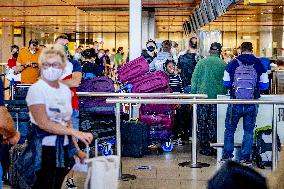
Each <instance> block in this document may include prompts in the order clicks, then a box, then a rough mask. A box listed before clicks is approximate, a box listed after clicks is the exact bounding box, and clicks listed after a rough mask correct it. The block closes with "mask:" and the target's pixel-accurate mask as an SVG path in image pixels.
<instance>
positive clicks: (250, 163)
mask: <svg viewBox="0 0 284 189" xmlns="http://www.w3.org/2000/svg"><path fill="white" fill-rule="evenodd" d="M240 164H241V165H243V166H246V167H252V162H251V161H249V160H241V161H240Z"/></svg>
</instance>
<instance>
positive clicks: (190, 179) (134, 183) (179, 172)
mask: <svg viewBox="0 0 284 189" xmlns="http://www.w3.org/2000/svg"><path fill="white" fill-rule="evenodd" d="M190 157H191V155H190V146H189V145H186V146H182V147H181V146H177V147H175V149H174V151H173V152H169V153H164V154H163V155H159V156H158V155H155V154H153V155H147V156H145V157H143V158H123V159H122V170H123V173H127V174H134V175H136V177H137V179H135V180H131V181H121V182H120V189H191V188H192V189H206V187H207V181H208V180H209V179H210V177H211V176H213V174H214V172H215V171H216V169H217V166H216V159H215V158H214V157H206V156H202V155H198V161H200V162H205V163H209V164H211V165H210V167H207V168H202V169H192V168H189V167H179V166H178V163H181V162H184V161H189V160H190ZM142 165H145V166H151V168H152V169H151V170H138V169H136V168H137V166H142ZM269 172H270V171H269V170H261V173H263V174H264V175H266V174H268V173H269ZM85 176H86V175H85V174H83V173H76V176H75V183H76V184H77V187H78V189H83V188H84V180H85ZM4 189H6V188H5V187H4ZM62 189H65V187H64V186H63V187H62Z"/></svg>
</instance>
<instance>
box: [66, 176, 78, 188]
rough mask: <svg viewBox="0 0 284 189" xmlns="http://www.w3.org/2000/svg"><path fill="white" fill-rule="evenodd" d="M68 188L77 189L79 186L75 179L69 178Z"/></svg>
mask: <svg viewBox="0 0 284 189" xmlns="http://www.w3.org/2000/svg"><path fill="white" fill-rule="evenodd" d="M66 186H67V188H68V189H77V186H76V185H75V184H74V180H73V178H68V179H67V180H66Z"/></svg>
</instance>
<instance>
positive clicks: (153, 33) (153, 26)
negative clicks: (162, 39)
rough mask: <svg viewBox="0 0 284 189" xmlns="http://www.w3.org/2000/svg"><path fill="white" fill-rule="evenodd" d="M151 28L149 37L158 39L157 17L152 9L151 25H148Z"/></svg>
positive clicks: (150, 13) (150, 14)
mask: <svg viewBox="0 0 284 189" xmlns="http://www.w3.org/2000/svg"><path fill="white" fill-rule="evenodd" d="M148 28H149V30H148V32H149V39H153V40H155V39H156V31H157V29H156V17H155V12H154V11H150V12H149V26H148Z"/></svg>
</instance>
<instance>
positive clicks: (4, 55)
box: [1, 23, 14, 62]
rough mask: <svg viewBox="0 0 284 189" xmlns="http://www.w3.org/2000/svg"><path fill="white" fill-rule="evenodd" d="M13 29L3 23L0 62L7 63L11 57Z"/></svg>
mask: <svg viewBox="0 0 284 189" xmlns="http://www.w3.org/2000/svg"><path fill="white" fill-rule="evenodd" d="M13 29H14V27H13V26H11V25H7V24H5V23H3V25H2V36H1V62H7V61H8V59H9V58H10V56H11V51H10V50H11V49H10V47H11V45H12V44H13V42H14V30H13Z"/></svg>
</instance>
